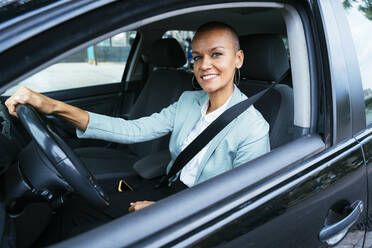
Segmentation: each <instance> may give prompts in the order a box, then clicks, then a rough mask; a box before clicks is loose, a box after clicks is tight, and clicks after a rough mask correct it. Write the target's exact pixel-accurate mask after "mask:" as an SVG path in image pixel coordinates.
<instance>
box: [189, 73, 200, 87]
mask: <svg viewBox="0 0 372 248" xmlns="http://www.w3.org/2000/svg"><path fill="white" fill-rule="evenodd" d="M194 79H195V75H192V78H191V85H192V87H193V88H194V89H195V90H201V87H200V85H199V83H198V82H196V84H197V86H195V83H194V81H195V80H194ZM198 86H199V87H198Z"/></svg>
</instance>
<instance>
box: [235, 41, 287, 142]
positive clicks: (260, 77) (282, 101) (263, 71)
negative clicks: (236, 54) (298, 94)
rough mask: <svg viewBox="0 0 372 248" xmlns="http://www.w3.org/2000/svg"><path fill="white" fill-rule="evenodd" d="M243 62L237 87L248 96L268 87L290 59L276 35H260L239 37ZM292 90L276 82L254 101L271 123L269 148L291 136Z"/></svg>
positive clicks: (279, 75) (282, 71)
mask: <svg viewBox="0 0 372 248" xmlns="http://www.w3.org/2000/svg"><path fill="white" fill-rule="evenodd" d="M240 46H241V49H242V50H243V52H244V63H243V66H242V68H241V70H240V73H241V80H240V84H239V88H240V90H241V91H242V92H243V93H245V94H246V95H247V96H248V97H249V96H253V95H254V94H256V93H258V92H259V91H262V90H264V89H266V88H268V87H269V86H270V85H271V84H272V83H273V82H276V81H277V80H279V79H280V78H281V77H282V76H283V75H284V74H285V73H286V72H288V71H289V69H290V67H289V59H288V55H287V51H286V49H285V46H284V43H283V41H282V39H281V37H280V36H279V35H273V34H260V35H247V36H242V37H240ZM293 101H294V100H293V90H292V88H291V87H289V86H288V85H286V84H278V85H276V86H275V87H274V88H273V89H271V90H270V91H269V92H268V93H267V94H266V95H264V96H263V97H262V98H261V99H259V100H258V101H257V102H256V103H255V104H254V106H255V108H256V109H258V110H259V111H260V112H261V114H262V115H263V117H264V118H265V119H266V121H267V122H268V123H269V124H270V131H269V135H270V145H271V149H274V148H276V147H278V146H281V145H283V144H285V143H287V142H289V141H291V140H292V139H293V129H294V123H293V115H294V114H293V113H294V108H293Z"/></svg>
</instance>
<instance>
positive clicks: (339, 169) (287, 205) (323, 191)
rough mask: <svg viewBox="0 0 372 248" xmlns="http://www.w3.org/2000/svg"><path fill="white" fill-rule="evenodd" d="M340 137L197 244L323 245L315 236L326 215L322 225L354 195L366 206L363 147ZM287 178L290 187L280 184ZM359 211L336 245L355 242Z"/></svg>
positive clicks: (339, 215) (359, 238)
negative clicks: (343, 141)
mask: <svg viewBox="0 0 372 248" xmlns="http://www.w3.org/2000/svg"><path fill="white" fill-rule="evenodd" d="M346 143H347V144H345V145H344V146H343V147H342V148H341V149H337V150H336V151H325V152H324V153H323V155H320V156H323V157H324V159H321V160H320V161H319V162H316V160H317V159H311V160H310V161H308V162H306V163H310V164H312V165H311V166H310V167H308V169H306V170H305V171H301V172H300V173H298V174H296V175H295V176H293V177H292V178H290V179H288V180H287V181H285V182H283V183H282V185H278V186H276V190H279V191H280V190H282V192H281V193H280V194H278V195H277V196H276V197H273V198H271V199H270V200H269V201H267V202H266V203H264V204H261V205H259V206H258V207H256V208H255V209H254V210H253V211H250V212H248V213H247V214H245V215H244V216H239V218H238V219H237V220H236V221H233V222H231V223H229V224H228V225H226V226H224V227H222V228H221V229H220V230H219V231H217V232H215V233H213V234H212V235H210V236H209V237H208V238H206V239H205V240H203V241H201V242H199V243H198V244H197V246H198V247H211V246H219V247H326V246H327V245H326V244H325V243H324V242H321V241H320V240H319V233H320V231H321V230H322V228H324V226H325V225H326V224H325V223H326V219H327V218H328V219H327V224H328V225H330V224H334V223H336V222H337V221H340V220H342V219H343V218H345V217H346V216H347V214H348V213H343V212H342V211H343V210H344V209H347V208H348V206H349V205H351V204H352V203H354V202H356V201H362V202H363V204H364V208H366V206H367V190H366V189H367V178H366V173H365V172H366V168H365V164H364V159H363V152H362V149H361V147H360V145H359V144H358V143H357V142H356V141H355V140H354V141H353V140H351V141H349V142H346ZM332 150H333V149H332ZM291 181H292V182H291ZM291 184H292V186H291V188H290V189H281V187H282V186H285V187H288V185H291ZM258 198H261V199H262V198H264V196H261V197H258ZM252 202H254V200H253V201H252ZM250 204H252V203H250ZM330 209H334V210H333V211H330ZM231 214H233V213H231ZM362 215H363V216H362V217H360V218H358V221H357V223H356V224H355V225H353V226H352V228H351V230H350V231H349V232H348V234H347V236H346V237H345V238H344V239H343V241H341V245H345V244H351V243H353V244H358V245H360V247H361V245H362V244H363V240H364V233H365V225H364V224H365V223H364V221H365V216H366V210H365V209H364V211H363V212H362ZM304 227H306V228H304ZM358 247H359V246H358Z"/></svg>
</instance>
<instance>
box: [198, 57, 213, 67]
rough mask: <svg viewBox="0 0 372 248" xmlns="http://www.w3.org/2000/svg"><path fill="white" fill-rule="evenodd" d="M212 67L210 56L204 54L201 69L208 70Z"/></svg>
mask: <svg viewBox="0 0 372 248" xmlns="http://www.w3.org/2000/svg"><path fill="white" fill-rule="evenodd" d="M211 67H212V64H211V60H210V58H209V57H208V56H204V57H203V59H202V61H201V64H200V69H201V70H208V69H210V68H211Z"/></svg>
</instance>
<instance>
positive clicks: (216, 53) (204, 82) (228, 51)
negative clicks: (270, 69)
mask: <svg viewBox="0 0 372 248" xmlns="http://www.w3.org/2000/svg"><path fill="white" fill-rule="evenodd" d="M236 44H237V42H236V40H234V38H233V35H232V34H231V32H230V31H229V30H227V29H222V28H215V29H211V30H208V31H204V32H201V33H197V34H196V35H195V37H194V39H193V41H192V51H193V59H194V75H195V78H196V79H197V81H198V83H199V84H200V86H201V87H202V89H203V90H204V91H205V92H207V93H208V94H209V96H211V95H212V94H214V95H215V94H218V95H220V94H229V96H230V95H231V94H232V92H233V89H234V74H235V70H236V69H237V68H240V67H241V66H242V64H243V58H244V55H243V52H242V51H241V50H238V48H237V45H236Z"/></svg>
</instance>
